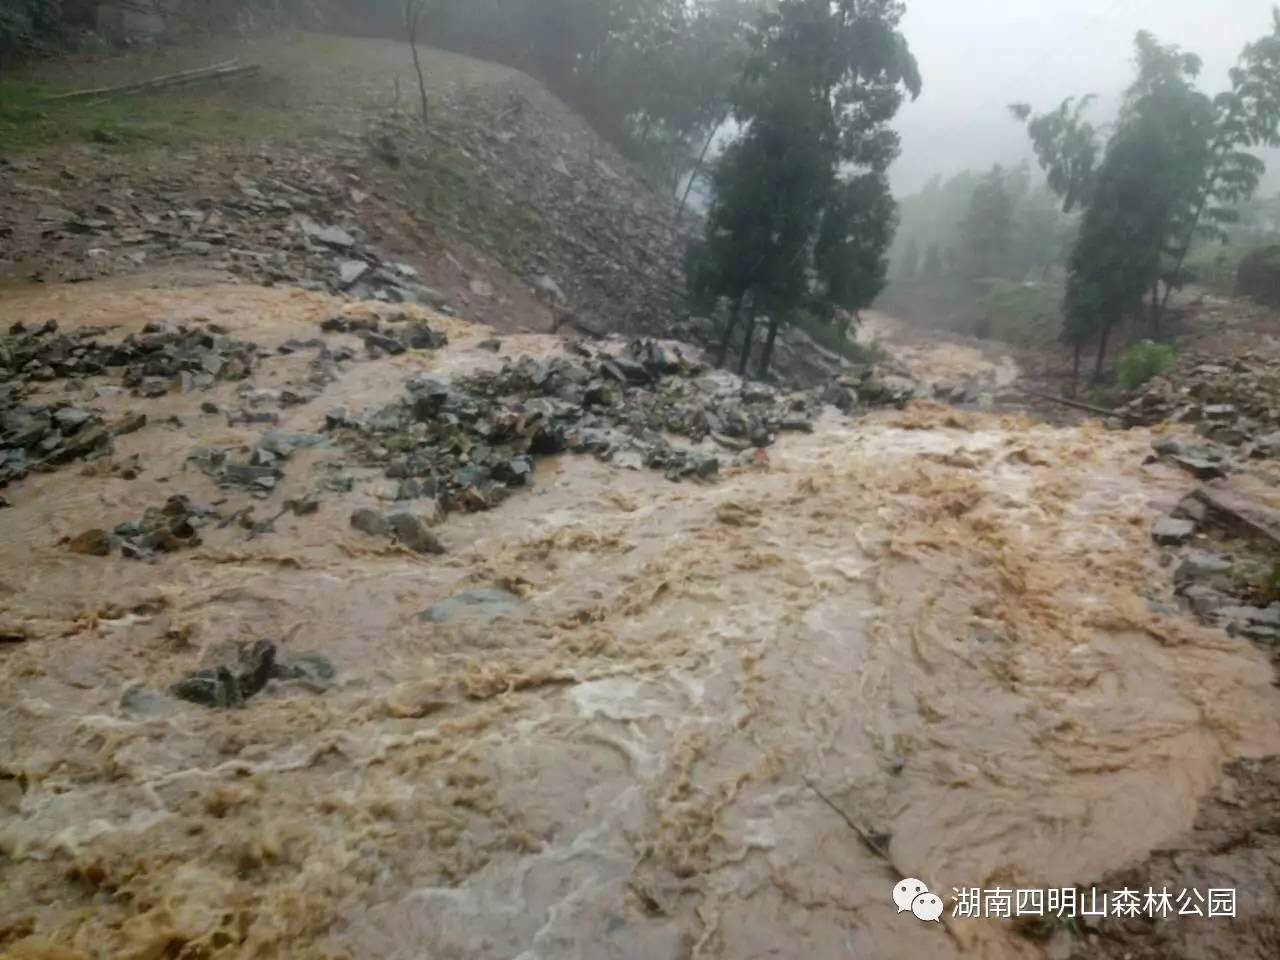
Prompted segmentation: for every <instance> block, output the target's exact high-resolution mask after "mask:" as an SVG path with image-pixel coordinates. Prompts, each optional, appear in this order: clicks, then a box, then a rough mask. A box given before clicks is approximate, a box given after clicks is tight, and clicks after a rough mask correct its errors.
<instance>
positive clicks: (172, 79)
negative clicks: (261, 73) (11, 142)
mask: <svg viewBox="0 0 1280 960" xmlns="http://www.w3.org/2000/svg"><path fill="white" fill-rule="evenodd" d="M258 70H259V67H258V65H257V64H256V63H251V64H246V65H244V66H240V63H239V61H238V60H226V61H224V62H222V63H215V64H213V65H212V66H209V67H201V68H199V69H198V70H183V71H182V72H181V73H170V74H166V75H165V76H163V77H153V78H152V79H150V80H142V81H140V82H138V83H126V84H122V85H120V86H118V87H95V88H93V89H91V90H73V91H72V92H71V93H60V94H58V95H57V96H53V97H45V98H44V99H43V100H40V101H38V102H39V103H41V104H46V103H60V102H64V101H67V100H88V99H93V98H97V97H118V96H123V95H126V94H130V93H146V92H148V91H151V90H161V89H165V88H167V87H178V86H183V85H186V84H190V83H204V82H206V81H211V80H228V79H232V78H234V77H247V76H250V75H252V74H255V73H257V72H258Z"/></svg>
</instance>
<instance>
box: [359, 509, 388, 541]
mask: <svg viewBox="0 0 1280 960" xmlns="http://www.w3.org/2000/svg"><path fill="white" fill-rule="evenodd" d="M351 526H353V527H354V528H355V529H357V530H359V531H360V532H361V533H367V534H368V535H369V536H371V537H389V536H391V524H390V522H389V521H388V520H387V518H386V517H384V516H383V515H382V514H381V513H379V512H378V511H377V510H370V509H369V508H368V507H365V508H363V509H361V510H357V511H356V512H355V513H353V514H351Z"/></svg>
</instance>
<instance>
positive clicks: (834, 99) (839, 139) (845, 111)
mask: <svg viewBox="0 0 1280 960" xmlns="http://www.w3.org/2000/svg"><path fill="white" fill-rule="evenodd" d="M903 12H904V7H903V4H901V3H899V2H896V0H835V2H828V0H782V2H780V3H778V4H777V6H776V8H775V9H773V10H770V11H768V12H766V13H765V14H764V15H762V16H761V18H760V20H759V21H758V26H757V31H756V35H755V40H754V45H753V51H752V55H751V57H750V59H749V60H748V63H747V67H746V70H745V71H744V74H743V83H742V84H741V85H740V86H739V88H738V89H737V90H736V91H735V96H734V101H733V113H734V117H735V119H736V120H737V122H738V123H739V124H740V126H741V132H740V134H739V136H738V137H737V139H736V140H735V141H734V142H733V143H731V144H730V145H729V147H728V148H727V149H726V150H725V152H724V155H723V157H722V158H721V160H720V162H719V164H718V165H717V168H716V171H715V175H714V179H713V199H712V203H711V207H710V210H709V213H708V218H707V231H706V246H705V252H704V254H702V255H700V259H699V264H698V266H699V270H700V272H699V273H698V274H696V275H694V276H691V278H690V282H691V285H692V286H694V287H695V288H696V289H698V290H701V291H709V292H713V293H714V294H716V295H718V296H723V297H727V298H729V300H730V301H731V302H732V304H733V306H732V310H731V320H730V324H729V327H728V329H727V331H726V334H725V338H724V340H723V341H722V343H721V350H720V357H721V360H723V358H724V356H725V355H726V353H727V351H728V348H729V342H730V338H731V337H732V336H733V333H734V332H735V329H736V327H737V325H738V323H739V321H740V320H741V319H743V318H742V317H741V311H742V310H743V306H744V302H745V304H746V309H747V311H748V312H747V315H746V317H745V331H744V335H743V340H742V351H741V356H740V360H739V370H740V371H745V370H746V366H747V362H748V359H749V357H750V354H751V349H752V344H753V332H754V326H755V317H756V313H757V311H763V312H765V313H767V315H768V319H769V337H768V340H767V343H766V346H765V349H764V353H763V356H762V357H761V361H760V365H759V370H760V373H761V374H762V375H763V374H764V373H765V372H767V370H768V367H769V363H770V359H771V350H772V345H773V342H774V339H775V337H776V335H777V332H778V329H779V327H780V326H781V325H782V324H783V323H785V322H789V318H791V317H793V315H795V314H796V313H797V312H798V311H801V310H803V311H806V312H807V313H809V314H811V315H813V316H814V317H816V318H818V319H819V320H822V321H826V322H828V323H832V324H836V325H838V326H839V329H841V330H843V329H844V327H843V325H842V324H840V322H839V321H838V320H837V310H838V309H844V310H857V309H859V308H861V307H863V306H866V305H867V304H869V303H870V302H871V301H872V300H873V299H874V298H875V296H876V295H877V294H878V293H879V292H880V290H881V289H882V288H883V287H884V284H885V282H886V279H887V275H888V259H887V257H886V256H885V254H886V251H887V249H888V246H889V243H890V241H891V239H892V237H893V229H894V221H895V217H894V211H895V206H894V202H893V199H892V197H891V195H890V193H889V186H888V178H887V170H888V167H889V165H890V163H891V162H892V161H893V159H894V158H895V157H896V156H897V153H898V149H899V144H898V137H897V134H896V133H894V132H893V131H892V130H891V129H890V128H889V127H888V122H889V120H891V119H892V118H893V116H894V115H895V114H896V112H897V110H898V108H899V107H900V106H901V104H902V102H903V100H904V98H905V97H906V96H907V95H908V94H909V95H912V96H915V95H917V94H918V93H919V90H920V74H919V70H918V67H917V66H916V62H915V59H914V58H913V57H912V56H911V52H910V50H909V48H908V47H907V44H906V41H905V39H904V38H903V37H902V35H901V34H900V33H899V32H898V29H897V27H898V23H899V22H900V20H901V18H902V15H903Z"/></svg>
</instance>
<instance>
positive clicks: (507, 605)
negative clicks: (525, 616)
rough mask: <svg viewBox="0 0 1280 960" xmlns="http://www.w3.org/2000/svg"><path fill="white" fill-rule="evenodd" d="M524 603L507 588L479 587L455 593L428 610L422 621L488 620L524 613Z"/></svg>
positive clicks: (420, 617)
mask: <svg viewBox="0 0 1280 960" xmlns="http://www.w3.org/2000/svg"><path fill="white" fill-rule="evenodd" d="M523 609H524V601H523V600H521V599H520V597H518V596H516V595H515V594H514V593H512V592H511V591H510V590H507V589H506V588H504V587H499V586H493V587H478V588H476V589H473V590H464V591H462V592H461V593H457V594H454V595H453V596H452V597H449V598H448V599H446V600H440V601H438V602H436V603H433V604H432V605H431V606H429V607H427V609H426V610H424V611H423V612H422V613H421V614H420V615H419V619H421V620H426V621H429V622H431V623H445V622H448V621H457V620H468V621H477V620H479V621H485V620H492V619H494V618H495V617H500V616H505V615H516V614H519V613H521V612H522V611H523Z"/></svg>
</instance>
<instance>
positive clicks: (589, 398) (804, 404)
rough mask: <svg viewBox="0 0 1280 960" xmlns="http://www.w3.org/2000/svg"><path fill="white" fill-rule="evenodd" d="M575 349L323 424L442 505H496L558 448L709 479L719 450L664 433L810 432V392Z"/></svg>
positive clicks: (739, 443)
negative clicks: (577, 355) (579, 353)
mask: <svg viewBox="0 0 1280 960" xmlns="http://www.w3.org/2000/svg"><path fill="white" fill-rule="evenodd" d="M583 349H584V350H585V351H586V353H587V354H588V357H587V358H585V359H581V360H576V359H568V358H564V357H553V358H549V359H545V360H534V359H532V358H530V357H521V358H519V359H516V360H513V361H508V362H507V363H505V364H504V365H503V367H502V368H501V369H500V370H498V371H494V372H481V373H476V374H472V375H469V376H463V377H459V378H456V379H453V380H445V379H442V378H438V377H435V376H431V375H428V374H418V375H414V376H413V377H411V378H409V380H408V381H406V384H405V397H404V399H403V400H402V401H401V402H400V403H398V404H395V405H393V406H389V407H384V408H382V409H379V410H372V411H366V412H364V413H361V414H354V413H350V412H348V411H346V410H334V411H331V412H330V413H329V414H328V416H327V417H326V424H327V426H328V428H329V429H330V431H332V432H333V433H334V434H335V436H336V437H337V438H338V440H339V442H341V443H343V444H344V445H346V446H348V447H349V448H351V449H352V450H354V451H355V452H356V453H357V454H358V455H359V456H360V458H361V460H362V462H365V463H377V464H379V465H382V466H383V467H384V469H385V471H386V475H387V476H388V477H390V478H392V479H394V480H397V481H398V482H399V487H398V491H397V499H398V500H405V501H412V500H415V499H418V498H432V499H433V500H434V501H435V502H436V504H437V505H438V506H439V508H440V509H441V510H443V511H445V512H448V511H453V510H464V511H471V510H485V509H490V508H492V507H494V506H497V505H498V504H499V503H501V502H502V501H503V500H504V499H505V498H506V497H507V496H509V495H510V494H511V492H512V491H513V490H516V489H518V488H520V487H523V486H525V485H527V484H528V482H529V480H530V477H531V475H532V473H533V461H534V459H535V458H537V457H540V456H548V455H552V454H557V453H563V452H566V451H571V452H574V453H590V454H593V455H595V456H597V457H599V458H600V459H602V460H606V461H609V462H611V463H614V464H615V465H618V466H621V467H626V468H641V467H645V468H649V469H654V470H659V471H661V472H663V473H664V474H665V475H666V476H667V477H668V478H669V479H671V480H681V479H707V478H710V477H714V476H715V475H716V473H717V472H718V471H719V469H720V465H721V461H722V455H723V453H716V452H711V450H708V449H703V448H701V447H699V448H696V449H695V448H694V447H693V446H688V445H679V444H677V443H674V442H672V440H671V439H670V438H672V437H679V438H682V439H683V440H685V441H688V443H689V444H698V445H701V444H702V442H703V441H704V440H710V441H714V442H715V444H716V445H717V447H719V448H720V449H721V451H722V452H723V451H730V452H734V453H736V452H741V451H743V450H747V449H750V448H752V447H767V446H769V445H770V444H772V443H773V442H774V440H775V439H776V437H777V435H778V434H779V433H780V432H783V431H801V432H807V431H810V430H812V419H813V417H814V416H815V415H816V413H817V411H818V410H819V409H820V407H821V399H820V398H819V397H818V396H816V395H814V394H784V393H782V392H780V391H777V390H774V389H773V388H771V387H768V386H763V385H759V384H743V383H740V382H738V381H737V380H736V379H734V378H726V377H721V376H716V375H712V374H710V373H709V371H708V370H707V369H706V368H705V367H704V366H702V365H701V364H698V363H695V362H691V361H689V360H687V359H686V358H685V357H684V356H683V355H682V354H681V353H680V352H679V350H678V348H675V347H671V346H663V345H661V344H658V343H656V342H653V341H634V342H632V343H631V344H629V345H628V346H627V347H626V348H625V349H624V350H623V351H622V352H620V353H617V354H615V353H610V352H607V351H603V350H601V351H598V352H597V351H593V350H591V349H590V348H583ZM713 449H714V448H713ZM357 519H358V522H359V524H360V525H361V528H362V529H366V528H367V532H374V531H376V533H375V535H385V534H384V533H383V530H382V524H383V520H382V518H376V517H373V516H371V515H369V513H368V512H367V511H361V512H360V515H359V517H358V518H357V517H353V520H352V522H353V524H355V523H357ZM401 539H402V540H403V539H404V537H401ZM412 539H415V538H414V537H410V540H412ZM429 552H433V551H429Z"/></svg>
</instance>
